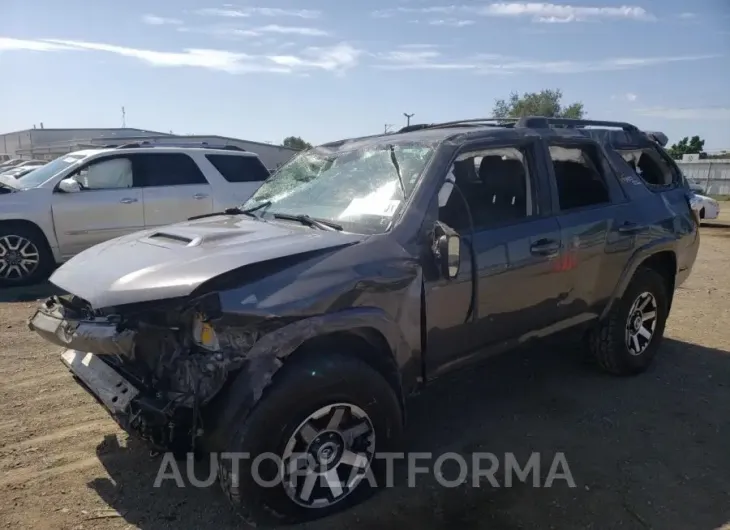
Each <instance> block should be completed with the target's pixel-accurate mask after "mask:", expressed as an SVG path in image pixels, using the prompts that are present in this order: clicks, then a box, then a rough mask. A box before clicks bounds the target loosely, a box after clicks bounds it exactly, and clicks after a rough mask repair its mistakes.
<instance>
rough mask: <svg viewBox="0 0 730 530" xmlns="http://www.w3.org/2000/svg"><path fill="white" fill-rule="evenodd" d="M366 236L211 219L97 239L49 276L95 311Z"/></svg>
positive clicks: (180, 291) (174, 293)
mask: <svg viewBox="0 0 730 530" xmlns="http://www.w3.org/2000/svg"><path fill="white" fill-rule="evenodd" d="M366 237H367V236H364V235H359V234H350V233H342V232H334V231H332V232H330V231H324V230H315V229H312V228H309V227H306V226H300V225H298V224H294V223H292V224H290V223H289V222H278V221H272V222H264V221H258V220H255V219H250V218H247V217H242V216H217V217H210V218H207V219H198V220H195V221H187V222H184V223H179V224H175V225H170V226H165V227H162V228H159V229H153V230H145V231H142V232H135V233H134V234H130V235H128V236H122V237H120V238H116V239H112V240H110V241H107V242H105V243H101V244H99V245H96V246H94V247H91V248H90V249H88V250H85V251H83V252H81V253H80V254H78V255H76V256H75V257H73V258H71V259H70V260H69V261H68V262H66V263H65V264H63V265H62V266H61V267H60V268H59V269H58V270H56V272H54V273H53V275H52V276H51V278H50V281H51V283H53V284H54V285H56V286H58V287H60V288H61V289H63V290H65V291H68V292H69V293H71V294H73V295H76V296H79V297H81V298H83V299H84V300H86V301H87V302H89V303H90V304H91V305H92V307H94V308H96V309H101V308H104V307H109V306H116V305H123V304H130V303H137V302H147V301H151V300H163V299H167V298H175V297H178V296H187V295H189V294H190V293H192V292H193V290H195V288H196V287H198V286H199V285H201V284H202V283H203V282H205V281H207V280H210V279H212V278H215V277H216V276H219V275H221V274H223V273H226V272H229V271H231V270H234V269H237V268H239V267H243V266H246V265H251V264H254V263H259V262H263V261H268V260H271V259H275V258H280V257H284V256H295V255H297V254H302V253H305V252H310V251H315V250H323V249H327V248H332V249H335V248H337V247H341V246H345V245H350V244H353V243H357V242H359V241H362V240H363V239H365V238H366ZM244 274H245V273H244Z"/></svg>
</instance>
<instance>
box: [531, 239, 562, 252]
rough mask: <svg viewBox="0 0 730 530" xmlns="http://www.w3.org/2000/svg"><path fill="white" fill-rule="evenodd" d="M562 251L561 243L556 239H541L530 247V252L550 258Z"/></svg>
mask: <svg viewBox="0 0 730 530" xmlns="http://www.w3.org/2000/svg"><path fill="white" fill-rule="evenodd" d="M559 250H560V242H559V241H556V240H554V239H539V240H538V241H535V242H534V243H533V244H532V245H530V252H532V253H533V254H535V255H538V256H550V255H552V254H557V253H558V251H559Z"/></svg>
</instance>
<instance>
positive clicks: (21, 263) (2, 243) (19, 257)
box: [0, 224, 53, 287]
mask: <svg viewBox="0 0 730 530" xmlns="http://www.w3.org/2000/svg"><path fill="white" fill-rule="evenodd" d="M52 268H53V254H52V253H51V249H50V248H48V243H47V242H46V240H45V238H44V237H43V235H42V234H41V233H40V232H39V230H36V229H33V228H32V227H29V226H25V225H22V224H9V225H4V226H0V287H19V286H25V285H33V284H36V283H39V282H41V281H43V280H45V279H46V278H47V277H48V274H49V273H50V271H51V269H52Z"/></svg>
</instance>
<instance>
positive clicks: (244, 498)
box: [218, 352, 403, 526]
mask: <svg viewBox="0 0 730 530" xmlns="http://www.w3.org/2000/svg"><path fill="white" fill-rule="evenodd" d="M334 403H350V404H353V405H356V406H357V407H359V408H360V409H361V410H362V411H364V412H365V413H366V414H367V416H368V417H369V419H370V422H371V423H370V425H371V426H372V428H373V430H374V433H375V437H374V440H375V443H374V444H373V445H374V449H373V450H374V451H378V452H384V451H393V450H394V449H395V448H396V447H397V444H398V439H399V438H400V435H401V433H402V423H403V422H402V411H401V407H400V404H399V401H398V399H397V397H396V394H395V392H394V391H393V389H392V388H391V386H390V385H389V384H388V382H387V381H386V380H385V378H384V377H382V376H381V375H380V374H379V373H378V372H376V371H375V370H374V369H373V368H371V367H370V366H369V365H367V364H366V363H364V362H363V361H361V360H360V359H358V358H356V357H354V356H351V355H343V354H340V353H336V352H322V353H315V354H310V353H308V352H307V353H305V352H302V353H301V354H296V355H295V356H294V357H293V358H292V359H291V360H289V361H288V362H287V363H286V364H285V365H284V366H283V367H282V368H281V369H280V370H279V372H278V373H277V374H276V376H275V377H274V380H273V382H272V384H271V386H270V387H269V388H268V389H267V391H266V392H265V394H264V396H263V397H262V399H261V401H260V402H259V403H258V404H257V405H256V406H255V407H254V409H253V411H252V412H251V413H250V414H249V416H248V417H247V418H246V419H245V421H242V423H241V424H237V425H231V426H230V431H229V432H227V433H224V438H223V439H224V440H228V443H227V444H226V445H227V448H226V451H230V452H240V453H244V454H246V455H250V457H248V456H247V458H245V459H242V460H240V461H239V462H238V466H237V467H238V470H239V473H238V481H237V485H236V484H234V480H233V477H232V470H233V460H231V458H230V457H225V458H221V457H220V456H219V460H218V473H219V480H220V484H221V487H222V488H223V491H224V492H225V494H226V496H227V497H228V499H229V500H230V501H231V503H232V504H233V507H234V508H235V509H236V511H237V512H238V513H239V515H240V516H241V517H242V518H243V519H244V520H245V521H246V522H247V523H249V524H253V525H259V526H261V525H263V526H267V525H278V524H293V523H298V522H304V521H309V520H314V519H319V518H321V517H325V516H328V515H330V514H332V513H335V512H338V511H341V510H344V509H347V508H348V507H350V506H353V505H355V504H357V503H359V502H362V501H363V500H365V499H366V498H367V497H368V496H369V495H370V494H372V493H373V492H374V490H375V489H376V488H375V487H373V481H372V480H370V479H369V478H366V479H363V480H361V481H360V482H359V483H358V484H356V485H355V486H354V487H353V488H352V490H351V492H350V493H349V494H348V495H345V496H344V497H343V498H342V499H341V500H339V501H338V502H335V503H333V504H331V505H329V506H326V507H318V508H313V507H304V506H301V505H300V504H298V503H296V502H295V501H294V500H292V498H290V496H289V495H288V494H287V491H286V489H285V488H284V486H283V485H282V484H283V483H282V482H279V483H278V484H277V485H276V486H274V487H263V486H262V485H260V484H259V483H257V481H256V480H254V478H253V474H252V472H253V471H254V470H253V462H254V460H255V457H256V456H257V455H262V454H264V453H269V454H270V453H274V454H275V455H277V457H281V456H282V455H283V454H284V452H285V449H286V446H287V442H288V441H289V440H290V438H291V437H292V436H293V435H294V434H295V431H297V430H298V429H299V428H300V427H301V425H302V422H304V421H305V420H306V419H307V418H308V417H309V416H310V415H311V414H313V413H314V412H315V411H317V410H318V409H320V408H321V407H324V406H327V405H330V404H334ZM346 414H348V415H349V412H347V413H346ZM298 432H301V431H298ZM322 432H324V431H319V434H320V435H321V434H322ZM319 438H320V437H319V436H318V437H317V438H315V441H317V440H319ZM303 443H304V442H303ZM310 444H311V445H310V446H313V445H315V443H314V442H311V440H310ZM267 463H268V464H269V465H268V467H267V466H266V464H267ZM271 464H272V462H271V460H269V461H268V462H267V461H266V460H262V461H261V462H260V465H259V467H258V468H257V469H259V474H265V476H266V479H267V480H268V479H270V478H272V477H273V476H274V475H273V474H272V473H276V472H277V471H278V468H276V467H275V466H274V467H273V468H272V466H271ZM384 464H385V461H384V460H382V459H380V460H379V459H372V460H371V466H370V471H371V472H372V475H371V477H374V478H375V483H376V484H377V486H381V485H383V484H384V480H383V478H384V471H385V466H384Z"/></svg>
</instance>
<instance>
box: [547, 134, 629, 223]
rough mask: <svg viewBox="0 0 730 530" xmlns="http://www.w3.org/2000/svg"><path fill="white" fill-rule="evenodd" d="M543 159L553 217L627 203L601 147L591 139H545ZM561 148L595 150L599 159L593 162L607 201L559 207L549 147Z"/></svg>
mask: <svg viewBox="0 0 730 530" xmlns="http://www.w3.org/2000/svg"><path fill="white" fill-rule="evenodd" d="M544 141H545V144H544V145H545V157H546V162H547V166H548V177H549V178H550V188H551V190H552V194H553V197H554V201H553V207H554V213H555V215H562V214H572V213H576V212H584V211H590V210H596V209H599V208H607V207H609V206H615V205H617V204H621V203H625V202H628V197H626V194H625V192H624V190H623V189H622V187H621V185H620V184H619V182H618V177H617V175H616V173H615V171H614V169H613V167H612V166H611V163H610V161H609V160H608V157H607V156H606V154H605V153H604V152H603V146H602V145H601V144H600V143H599V142H597V141H595V140H593V139H591V138H587V137H584V138H549V139H545V140H544ZM551 146H555V147H563V148H566V149H580V150H581V151H584V150H585V149H586V148H593V149H595V153H596V155H597V156H598V157H599V160H597V161H596V160H594V163H595V162H598V168H597V169H598V171H599V172H600V174H599V176H600V177H601V178H602V179H603V183H604V184H605V186H606V191H608V201H607V202H602V203H598V204H588V205H586V206H580V207H578V208H569V209H565V208H562V207H561V206H560V193H559V190H558V179H557V176H556V175H555V165H554V162H553V157H552V156H551V155H550V147H551ZM607 170H608V171H609V172H610V175H607V174H606V172H607Z"/></svg>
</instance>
